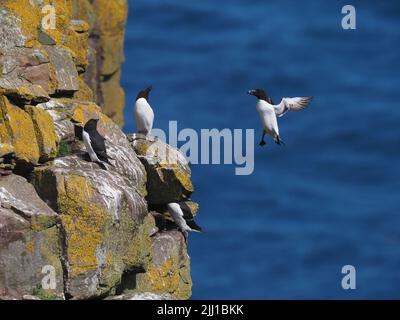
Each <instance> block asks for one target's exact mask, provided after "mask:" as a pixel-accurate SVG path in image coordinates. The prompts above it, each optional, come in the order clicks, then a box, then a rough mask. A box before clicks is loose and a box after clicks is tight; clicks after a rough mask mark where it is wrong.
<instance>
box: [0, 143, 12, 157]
mask: <svg viewBox="0 0 400 320" xmlns="http://www.w3.org/2000/svg"><path fill="white" fill-rule="evenodd" d="M11 153H15V149H14V147H13V146H12V145H11V144H9V143H1V142H0V158H2V157H3V156H6V155H9V154H11Z"/></svg>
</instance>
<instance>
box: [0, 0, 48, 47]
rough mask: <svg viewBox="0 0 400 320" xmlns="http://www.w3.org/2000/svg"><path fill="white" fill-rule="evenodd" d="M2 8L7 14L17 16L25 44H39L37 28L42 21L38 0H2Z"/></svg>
mask: <svg viewBox="0 0 400 320" xmlns="http://www.w3.org/2000/svg"><path fill="white" fill-rule="evenodd" d="M1 8H2V9H3V10H4V11H7V15H10V16H14V17H16V19H17V21H18V27H19V30H20V34H21V36H23V37H24V39H25V41H24V42H23V46H25V47H27V48H28V47H29V48H30V47H33V46H35V45H37V44H38V41H37V30H38V27H39V25H40V23H41V18H42V15H41V8H39V6H38V5H37V3H36V1H31V0H18V1H15V0H2V1H1Z"/></svg>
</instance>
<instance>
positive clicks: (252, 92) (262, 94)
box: [247, 89, 272, 104]
mask: <svg viewBox="0 0 400 320" xmlns="http://www.w3.org/2000/svg"><path fill="white" fill-rule="evenodd" d="M247 94H249V95H251V96H255V97H256V98H257V99H260V100H265V101H267V102H268V103H271V104H272V99H271V98H270V97H269V96H268V95H267V93H266V92H265V91H264V90H263V89H252V90H249V91H247Z"/></svg>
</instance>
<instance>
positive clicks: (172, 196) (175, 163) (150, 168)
mask: <svg viewBox="0 0 400 320" xmlns="http://www.w3.org/2000/svg"><path fill="white" fill-rule="evenodd" d="M128 139H129V140H130V141H132V142H131V143H132V146H133V148H134V149H135V151H136V153H137V154H138V155H139V159H140V160H141V161H142V163H143V165H144V167H145V169H146V172H147V177H148V178H147V193H148V195H147V198H146V199H147V201H148V203H149V204H150V205H157V204H167V203H170V202H179V201H183V200H186V199H188V198H189V197H190V195H191V194H192V192H193V191H194V189H193V185H192V182H191V181H190V175H191V172H190V168H189V165H188V162H187V161H186V159H185V157H184V156H183V155H182V154H181V153H180V152H179V151H178V150H177V149H175V148H173V147H171V146H169V145H167V144H165V143H164V142H162V141H161V140H158V139H157V140H154V139H151V138H145V137H144V136H143V135H140V134H135V135H129V136H128Z"/></svg>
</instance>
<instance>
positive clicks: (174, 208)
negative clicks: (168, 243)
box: [167, 202, 203, 240]
mask: <svg viewBox="0 0 400 320" xmlns="http://www.w3.org/2000/svg"><path fill="white" fill-rule="evenodd" d="M167 208H168V211H169V213H170V215H171V217H172V219H173V220H174V222H175V224H176V225H177V226H178V227H179V229H180V230H181V231H182V233H183V235H184V237H185V240H187V238H188V233H189V231H194V232H203V230H202V229H201V227H200V226H199V225H198V224H197V223H196V222H195V221H194V217H193V215H192V213H191V210H190V208H189V207H188V206H187V205H186V204H185V203H175V202H171V203H168V204H167Z"/></svg>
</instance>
